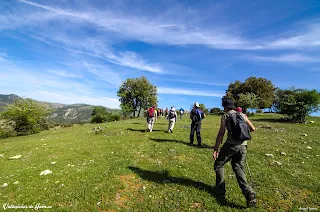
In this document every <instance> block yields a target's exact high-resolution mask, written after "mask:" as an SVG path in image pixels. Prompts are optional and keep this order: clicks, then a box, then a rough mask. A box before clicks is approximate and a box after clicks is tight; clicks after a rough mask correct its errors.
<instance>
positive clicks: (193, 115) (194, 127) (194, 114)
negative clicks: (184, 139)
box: [189, 102, 206, 146]
mask: <svg viewBox="0 0 320 212" xmlns="http://www.w3.org/2000/svg"><path fill="white" fill-rule="evenodd" d="M205 117H206V115H205V114H204V112H203V111H202V109H201V108H200V105H199V103H198V102H196V103H194V106H193V109H192V110H191V112H190V119H191V120H192V122H191V132H190V143H189V145H193V141H194V131H196V135H197V141H198V146H201V134H200V130H201V121H202V119H204V118H205Z"/></svg>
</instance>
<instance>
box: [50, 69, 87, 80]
mask: <svg viewBox="0 0 320 212" xmlns="http://www.w3.org/2000/svg"><path fill="white" fill-rule="evenodd" d="M47 72H49V73H51V74H54V75H57V76H61V77H70V78H81V77H82V76H81V75H78V74H74V73H70V72H67V71H65V70H53V69H48V70H47Z"/></svg>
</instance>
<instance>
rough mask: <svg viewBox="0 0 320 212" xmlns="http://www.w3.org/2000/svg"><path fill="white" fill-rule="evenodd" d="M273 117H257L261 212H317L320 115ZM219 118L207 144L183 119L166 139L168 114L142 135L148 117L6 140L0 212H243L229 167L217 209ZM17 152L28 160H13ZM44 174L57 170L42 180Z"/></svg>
mask: <svg viewBox="0 0 320 212" xmlns="http://www.w3.org/2000/svg"><path fill="white" fill-rule="evenodd" d="M273 116H275V115H272V114H270V115H265V114H262V115H257V116H255V117H254V118H252V120H253V123H254V125H255V126H256V127H257V128H258V129H257V132H255V133H254V134H253V140H252V141H250V142H249V148H248V158H247V160H248V163H249V166H250V169H251V172H252V175H253V176H252V177H253V180H254V184H255V190H256V191H257V198H258V206H257V209H256V210H255V211H299V208H300V207H302V208H306V207H310V208H318V209H319V210H320V205H319V204H320V177H319V176H320V175H319V171H320V168H319V159H320V151H319V150H320V147H319V144H320V133H319V130H320V119H319V118H313V117H311V118H309V120H314V121H315V123H308V124H303V125H298V124H286V123H277V122H274V121H273V120H272V119H274V118H277V117H278V116H275V117H273ZM268 119H271V120H272V121H270V122H268ZM219 120H220V118H219V117H218V116H209V117H208V118H206V119H205V120H204V121H203V125H202V126H203V128H202V137H203V143H204V147H203V148H198V147H196V146H194V147H193V146H188V145H187V143H188V142H189V125H190V121H189V119H188V118H187V117H186V116H185V117H184V119H183V120H182V121H180V120H179V121H178V123H177V124H176V127H175V130H174V133H173V134H168V133H165V130H167V123H166V122H165V119H164V118H162V119H159V120H158V121H157V123H156V124H155V128H154V129H155V130H154V131H153V132H152V133H146V132H145V129H146V124H145V120H144V119H135V120H128V121H119V122H114V123H107V124H101V125H100V127H101V128H102V131H98V132H95V131H94V130H92V129H93V128H94V127H97V126H99V125H97V124H96V125H93V124H87V125H83V126H74V127H70V128H63V129H54V130H49V131H45V132H41V133H40V134H36V135H30V136H25V137H15V138H8V139H4V140H0V156H1V154H3V157H0V166H1V172H0V185H3V184H4V183H8V186H7V187H4V188H0V204H1V208H2V204H5V203H8V204H10V205H28V206H29V205H36V204H37V203H39V204H40V205H45V206H52V209H50V210H54V211H188V210H192V211H193V210H194V211H204V210H208V211H238V210H244V208H245V199H244V198H243V196H242V194H241V191H240V188H239V187H238V184H237V182H236V179H235V177H234V175H233V172H232V169H231V166H230V165H226V169H225V177H226V184H227V195H228V197H227V199H228V203H227V204H226V205H224V206H220V205H219V204H218V202H217V200H216V199H215V189H214V183H215V174H214V171H213V160H212V149H211V147H212V146H213V144H214V139H215V136H216V134H217V131H218V128H219ZM255 120H258V121H255ZM303 134H305V135H303ZM307 147H308V148H307ZM310 147H311V148H310ZM281 152H284V153H285V154H284V153H282V154H281ZM266 153H269V154H273V155H274V157H273V158H272V157H267V156H265V154H266ZM15 155H22V157H21V158H20V159H16V160H9V157H11V156H15ZM274 161H277V162H280V163H281V164H282V165H281V166H279V165H277V164H276V163H275V162H274ZM51 162H56V163H55V164H51ZM46 169H49V170H51V171H52V174H51V175H46V176H39V174H40V172H42V171H44V170H46ZM248 178H249V176H248ZM16 181H19V183H18V184H14V182H16ZM8 210H9V209H8ZM12 210H13V209H12ZM48 210H49V209H48ZM245 210H248V211H251V210H252V209H245ZM252 211H253V210H252Z"/></svg>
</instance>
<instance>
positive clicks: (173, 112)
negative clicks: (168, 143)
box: [167, 106, 177, 133]
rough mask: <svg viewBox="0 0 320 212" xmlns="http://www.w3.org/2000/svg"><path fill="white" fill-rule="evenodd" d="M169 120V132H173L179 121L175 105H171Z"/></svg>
mask: <svg viewBox="0 0 320 212" xmlns="http://www.w3.org/2000/svg"><path fill="white" fill-rule="evenodd" d="M167 120H169V126H168V133H173V128H174V124H175V123H176V122H177V112H176V109H175V108H174V106H172V107H171V109H170V111H169V114H168V116H167Z"/></svg>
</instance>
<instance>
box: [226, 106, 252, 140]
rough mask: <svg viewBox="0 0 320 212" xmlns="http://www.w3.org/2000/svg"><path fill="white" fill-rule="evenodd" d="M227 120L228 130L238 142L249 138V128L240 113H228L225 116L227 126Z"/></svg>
mask: <svg viewBox="0 0 320 212" xmlns="http://www.w3.org/2000/svg"><path fill="white" fill-rule="evenodd" d="M228 122H229V127H230V128H231V129H229V128H228V131H229V132H230V133H231V135H232V138H233V139H234V140H236V141H238V142H243V141H246V140H251V134H250V128H249V126H248V124H247V123H246V121H245V120H244V118H243V117H242V115H241V114H240V113H239V112H236V113H229V117H228V118H227V126H228Z"/></svg>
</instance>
